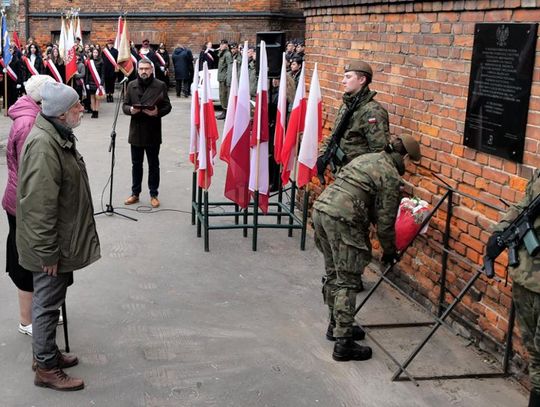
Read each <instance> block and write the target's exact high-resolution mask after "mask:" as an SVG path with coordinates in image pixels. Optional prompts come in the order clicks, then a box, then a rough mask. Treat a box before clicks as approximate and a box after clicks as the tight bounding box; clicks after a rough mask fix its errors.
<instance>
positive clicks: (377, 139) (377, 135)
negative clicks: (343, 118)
mask: <svg viewBox="0 0 540 407" xmlns="http://www.w3.org/2000/svg"><path fill="white" fill-rule="evenodd" d="M360 122H361V123H362V127H363V128H364V136H365V138H366V140H367V143H368V147H369V151H370V152H371V153H377V152H379V151H382V150H383V148H384V146H385V145H386V144H387V143H388V142H389V141H390V130H389V126H388V112H387V111H386V110H385V109H384V108H383V107H382V106H380V105H379V104H375V103H370V104H368V105H367V106H366V108H365V109H363V111H362V115H361V117H360Z"/></svg>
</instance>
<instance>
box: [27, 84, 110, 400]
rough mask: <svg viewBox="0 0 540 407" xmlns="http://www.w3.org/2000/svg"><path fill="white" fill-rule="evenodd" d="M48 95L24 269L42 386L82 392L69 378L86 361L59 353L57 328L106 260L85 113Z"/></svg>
mask: <svg viewBox="0 0 540 407" xmlns="http://www.w3.org/2000/svg"><path fill="white" fill-rule="evenodd" d="M40 94H41V97H42V113H41V114H40V115H38V116H37V118H36V122H35V124H34V128H33V129H32V131H31V132H30V135H29V136H28V138H27V139H26V143H25V145H24V147H23V151H22V154H21V160H20V164H19V183H18V186H17V235H16V242H17V248H18V252H19V262H20V264H21V266H22V267H24V268H25V269H27V270H30V271H31V272H32V275H33V284H34V296H33V302H32V331H33V335H32V348H33V354H34V363H33V364H32V368H33V369H34V370H35V371H36V374H35V377H34V384H35V385H36V386H40V387H48V388H52V389H54V390H63V391H70V390H80V389H83V388H84V382H83V380H82V379H77V378H74V377H71V376H69V375H67V374H66V373H65V372H64V370H63V369H66V368H68V367H71V366H75V365H76V364H78V362H79V360H78V359H77V357H76V356H73V355H66V354H62V353H61V352H60V350H59V349H58V346H57V345H56V325H57V323H58V319H59V315H60V311H59V310H58V308H59V307H60V306H61V305H62V304H63V303H64V302H65V299H66V292H67V287H68V286H69V285H71V284H72V283H73V271H74V270H78V269H81V268H84V267H86V266H88V265H90V264H92V263H93V262H95V261H97V260H98V259H99V258H100V257H101V254H100V246H99V238H98V235H97V232H96V225H95V222H94V216H93V213H94V208H93V206H92V197H91V194H90V185H89V181H88V175H87V173H86V167H85V164H84V161H83V159H82V156H81V155H80V154H79V152H78V151H77V149H76V146H75V136H74V135H73V129H74V128H75V127H77V126H78V125H79V124H80V123H81V118H82V113H83V106H82V105H81V104H80V102H79V96H78V94H77V92H76V91H75V90H74V89H73V88H71V87H69V86H66V85H64V84H61V83H56V82H54V83H46V84H44V85H43V87H42V89H41V93H40Z"/></svg>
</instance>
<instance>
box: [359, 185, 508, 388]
mask: <svg viewBox="0 0 540 407" xmlns="http://www.w3.org/2000/svg"><path fill="white" fill-rule="evenodd" d="M437 185H438V186H439V187H442V188H445V189H446V190H447V191H446V193H445V194H444V195H443V197H442V198H441V199H440V200H439V202H438V203H437V204H436V205H435V207H434V208H433V210H432V211H431V212H430V213H429V215H428V217H427V218H426V219H425V220H424V221H423V222H422V224H421V226H420V228H419V230H418V232H417V233H416V235H415V237H414V238H413V239H412V240H411V242H410V243H409V244H408V245H407V246H406V248H405V249H403V251H402V253H405V251H407V249H408V248H409V247H410V246H411V245H412V243H413V242H414V241H415V240H416V238H417V237H418V235H419V234H420V231H421V230H422V229H423V228H424V226H426V225H427V224H428V223H429V221H430V220H431V218H432V217H433V215H434V214H435V212H436V211H437V210H438V209H439V208H440V207H441V206H442V204H443V203H444V202H446V203H447V204H446V207H447V211H446V225H445V232H444V239H443V245H442V246H441V247H440V249H441V251H442V269H441V275H440V278H439V284H440V295H439V303H438V310H437V315H436V316H435V315H430V316H431V317H432V319H433V320H432V321H422V322H405V323H371V324H363V325H362V324H360V326H361V327H362V328H364V330H365V332H366V335H367V336H368V337H369V338H370V340H371V341H373V343H374V344H375V345H376V346H377V347H378V348H380V349H381V350H382V351H383V353H384V354H385V355H387V356H388V357H389V358H390V359H391V360H392V362H393V363H394V364H395V365H396V366H397V367H398V369H397V370H396V371H395V372H394V374H393V375H392V378H391V380H392V381H404V380H409V381H411V382H413V383H414V384H415V385H416V386H418V385H419V384H418V380H447V379H466V378H495V377H505V376H508V374H509V359H510V354H511V353H512V336H513V330H514V320H515V309H514V303H512V305H511V307H510V312H509V317H508V329H507V332H506V341H505V346H504V355H503V360H502V371H499V372H492V373H466V374H456V375H439V376H435V375H431V376H415V375H413V374H412V373H411V372H409V371H408V370H407V367H408V366H409V365H410V364H411V362H412V361H413V360H414V359H415V358H416V356H417V355H418V354H419V353H420V351H421V350H422V349H423V348H424V346H425V345H426V344H427V343H428V342H429V340H430V339H431V338H432V337H433V335H434V334H435V333H436V332H437V331H438V329H439V328H440V327H441V326H443V325H444V326H445V327H446V328H448V329H450V330H451V331H452V332H453V333H455V334H457V332H455V330H454V329H453V328H452V327H451V326H450V325H449V324H448V323H446V318H447V317H448V316H449V315H450V314H451V313H452V311H453V310H454V308H455V307H456V306H457V305H458V304H459V303H460V302H461V300H462V299H463V297H464V296H465V295H466V294H467V292H468V291H469V289H470V288H471V287H472V286H473V285H474V283H475V282H476V280H477V279H478V278H479V277H480V276H481V275H482V274H483V268H480V267H478V265H476V264H473V263H471V262H470V261H468V260H467V259H466V258H464V257H463V256H460V255H459V254H457V253H455V252H453V251H452V250H451V249H450V247H449V240H450V225H451V223H450V222H451V219H452V207H453V196H454V194H459V195H462V196H465V197H467V198H468V199H472V200H475V201H477V202H480V203H482V204H483V205H486V206H489V207H491V208H494V209H500V208H497V207H495V206H493V205H490V204H489V203H487V202H484V201H482V200H480V199H478V198H476V197H473V196H471V195H468V194H465V193H463V192H460V191H457V190H455V189H453V188H451V187H450V186H449V185H440V184H437ZM431 243H432V244H433V242H431ZM449 256H452V257H454V258H456V259H457V260H458V261H459V262H461V263H463V264H465V265H467V266H469V267H471V268H473V269H475V273H474V275H473V276H472V277H471V278H470V279H469V281H467V283H466V284H465V286H464V287H463V288H462V289H461V291H460V292H459V293H458V294H457V295H456V296H455V297H454V300H453V301H452V303H450V304H448V305H445V303H444V298H445V295H446V293H447V292H448V293H450V294H452V293H451V292H450V291H448V290H447V289H446V271H447V267H448V257H449ZM393 267H394V266H393V265H390V266H388V267H387V268H386V269H385V270H384V271H383V272H382V273H380V272H376V273H377V274H378V275H379V279H378V280H377V281H376V282H375V284H374V286H373V287H371V289H370V290H369V291H368V293H367V294H366V296H365V297H364V298H363V299H362V301H361V302H360V304H359V305H358V307H357V308H356V311H355V315H356V314H358V312H359V311H360V310H361V309H362V307H363V306H364V305H365V304H366V303H367V302H368V300H369V299H370V298H371V296H372V295H373V293H374V292H375V290H377V288H378V287H379V286H380V285H381V283H382V282H383V281H384V282H386V283H388V284H389V285H390V286H391V287H392V288H394V289H395V290H397V291H398V292H400V293H401V294H402V295H403V296H405V297H406V298H407V299H408V300H410V301H411V302H412V303H414V304H416V305H418V306H419V307H420V308H422V309H424V310H425V311H426V312H428V311H427V310H426V309H425V308H424V307H422V306H421V305H420V304H419V303H418V302H417V301H416V300H415V299H414V298H412V297H411V296H410V295H408V294H407V293H406V292H405V291H403V290H402V289H401V288H400V287H398V286H397V285H396V284H395V283H394V282H393V281H392V280H390V279H389V278H388V274H389V273H390V271H391V270H392V269H393ZM425 326H431V330H430V331H429V333H428V334H427V335H426V336H425V337H424V338H423V340H422V341H421V342H420V343H419V344H418V345H417V346H416V347H415V348H414V349H413V350H412V351H411V353H410V354H409V356H408V357H407V358H406V359H405V361H404V362H399V361H398V360H397V358H395V357H394V356H393V355H392V354H391V353H390V352H389V351H388V350H387V349H386V348H385V347H384V346H383V345H382V344H381V343H380V342H378V341H377V340H376V339H375V338H374V337H373V335H372V334H371V331H372V330H374V329H394V328H406V327H425ZM402 375H405V376H406V377H402Z"/></svg>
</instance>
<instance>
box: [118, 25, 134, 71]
mask: <svg viewBox="0 0 540 407" xmlns="http://www.w3.org/2000/svg"><path fill="white" fill-rule="evenodd" d="M116 40H117V41H118V44H116V41H115V44H114V46H115V48H116V49H117V50H118V58H117V59H116V61H117V63H118V68H119V69H120V71H122V73H123V74H124V75H125V76H129V75H131V72H133V67H134V62H133V60H132V59H131V47H130V46H129V36H128V29H127V21H125V20H124V19H123V18H122V17H118V32H117V33H116Z"/></svg>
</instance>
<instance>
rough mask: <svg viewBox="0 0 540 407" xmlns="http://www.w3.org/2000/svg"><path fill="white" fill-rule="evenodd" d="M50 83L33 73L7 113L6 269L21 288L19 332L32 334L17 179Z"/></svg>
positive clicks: (30, 289) (30, 287) (31, 288)
mask: <svg viewBox="0 0 540 407" xmlns="http://www.w3.org/2000/svg"><path fill="white" fill-rule="evenodd" d="M47 82H54V79H53V78H51V77H50V76H48V75H34V76H32V77H30V78H29V79H28V81H27V82H26V83H25V88H26V93H27V94H26V95H25V96H22V97H21V98H19V99H18V100H17V102H15V103H14V104H13V106H11V107H10V108H9V110H8V116H9V117H10V118H11V120H13V123H12V125H11V129H10V131H9V136H8V141H7V149H6V162H7V168H8V178H7V184H6V189H5V191H4V197H3V198H2V207H3V208H4V210H5V211H6V213H7V217H8V223H9V232H8V237H7V251H6V272H7V273H8V274H9V277H10V278H11V280H13V283H14V284H15V286H16V287H17V288H18V297H19V332H20V333H22V334H25V335H30V336H32V292H33V291H34V285H33V283H32V273H31V272H30V271H28V270H25V269H24V268H23V267H21V265H20V264H19V256H18V254H17V244H16V243H15V234H16V206H17V180H18V168H19V156H20V154H21V151H22V147H23V145H24V142H25V140H26V137H28V134H29V133H30V130H31V129H32V126H33V125H34V122H35V121H36V116H37V115H38V114H39V112H41V94H40V91H41V87H42V86H43V85H44V84H45V83H47Z"/></svg>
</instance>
